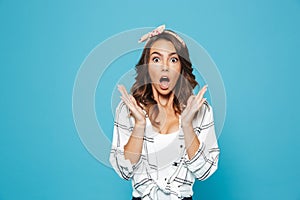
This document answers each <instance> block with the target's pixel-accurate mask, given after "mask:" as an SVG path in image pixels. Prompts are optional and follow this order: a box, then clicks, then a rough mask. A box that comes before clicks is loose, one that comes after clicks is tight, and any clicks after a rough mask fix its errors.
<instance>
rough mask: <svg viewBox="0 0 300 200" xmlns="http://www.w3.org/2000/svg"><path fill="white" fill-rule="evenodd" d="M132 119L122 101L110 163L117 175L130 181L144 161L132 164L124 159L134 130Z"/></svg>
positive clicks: (117, 116) (115, 127)
mask: <svg viewBox="0 0 300 200" xmlns="http://www.w3.org/2000/svg"><path fill="white" fill-rule="evenodd" d="M133 124H134V122H133V121H132V118H131V117H130V115H129V109H128V107H127V106H126V104H125V103H124V102H123V101H121V102H120V103H119V105H118V106H117V109H116V114H115V121H114V129H113V141H112V147H111V152H110V158H109V160H110V163H111V165H112V167H113V169H114V170H115V171H116V172H117V174H118V175H119V176H120V177H121V178H123V179H125V180H129V179H130V178H131V177H132V176H133V174H134V172H135V170H136V169H137V168H138V167H139V165H140V164H141V162H142V159H141V158H140V160H139V161H138V162H137V163H135V164H131V162H130V160H128V159H125V157H124V146H125V145H126V144H127V142H128V140H129V137H130V135H131V133H132V130H133Z"/></svg>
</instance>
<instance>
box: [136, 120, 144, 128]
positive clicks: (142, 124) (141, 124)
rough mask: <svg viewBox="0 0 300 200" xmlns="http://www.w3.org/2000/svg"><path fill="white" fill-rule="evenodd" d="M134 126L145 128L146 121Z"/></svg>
mask: <svg viewBox="0 0 300 200" xmlns="http://www.w3.org/2000/svg"><path fill="white" fill-rule="evenodd" d="M135 126H137V127H145V126H146V121H138V122H136V123H135Z"/></svg>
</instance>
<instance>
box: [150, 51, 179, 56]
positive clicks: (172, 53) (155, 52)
mask: <svg viewBox="0 0 300 200" xmlns="http://www.w3.org/2000/svg"><path fill="white" fill-rule="evenodd" d="M152 54H158V55H160V56H162V54H161V53H159V52H157V51H154V52H152V53H151V55H152ZM174 54H177V53H176V52H171V53H169V55H168V56H171V55H174Z"/></svg>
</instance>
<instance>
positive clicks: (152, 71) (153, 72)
mask: <svg viewBox="0 0 300 200" xmlns="http://www.w3.org/2000/svg"><path fill="white" fill-rule="evenodd" d="M148 74H149V76H150V79H151V80H153V79H155V77H156V76H158V75H157V74H158V70H157V69H156V67H154V66H149V68H148Z"/></svg>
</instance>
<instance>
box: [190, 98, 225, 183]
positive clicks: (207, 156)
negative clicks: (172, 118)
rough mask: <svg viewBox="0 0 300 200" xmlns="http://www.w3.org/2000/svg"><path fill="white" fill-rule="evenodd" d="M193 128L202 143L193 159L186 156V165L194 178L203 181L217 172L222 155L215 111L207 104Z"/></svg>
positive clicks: (198, 114)
mask: <svg viewBox="0 0 300 200" xmlns="http://www.w3.org/2000/svg"><path fill="white" fill-rule="evenodd" d="M193 127H194V131H195V133H196V134H197V136H198V139H199V141H200V146H199V149H198V150H197V152H196V154H195V155H194V156H193V157H192V158H191V159H189V158H188V156H187V155H186V157H185V163H186V165H187V168H188V169H189V170H190V171H191V172H192V173H193V174H194V176H195V177H196V178H197V179H198V180H202V181H203V180H205V179H207V178H208V177H210V176H211V175H212V174H213V173H214V172H215V171H216V170H217V168H218V160H219V154H220V149H219V147H218V143H217V139H216V134H215V127H214V118H213V110H212V107H211V106H210V105H209V104H208V103H207V102H205V103H204V104H203V106H202V109H201V110H200V111H199V112H198V113H197V115H196V118H195V119H194V121H193Z"/></svg>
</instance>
